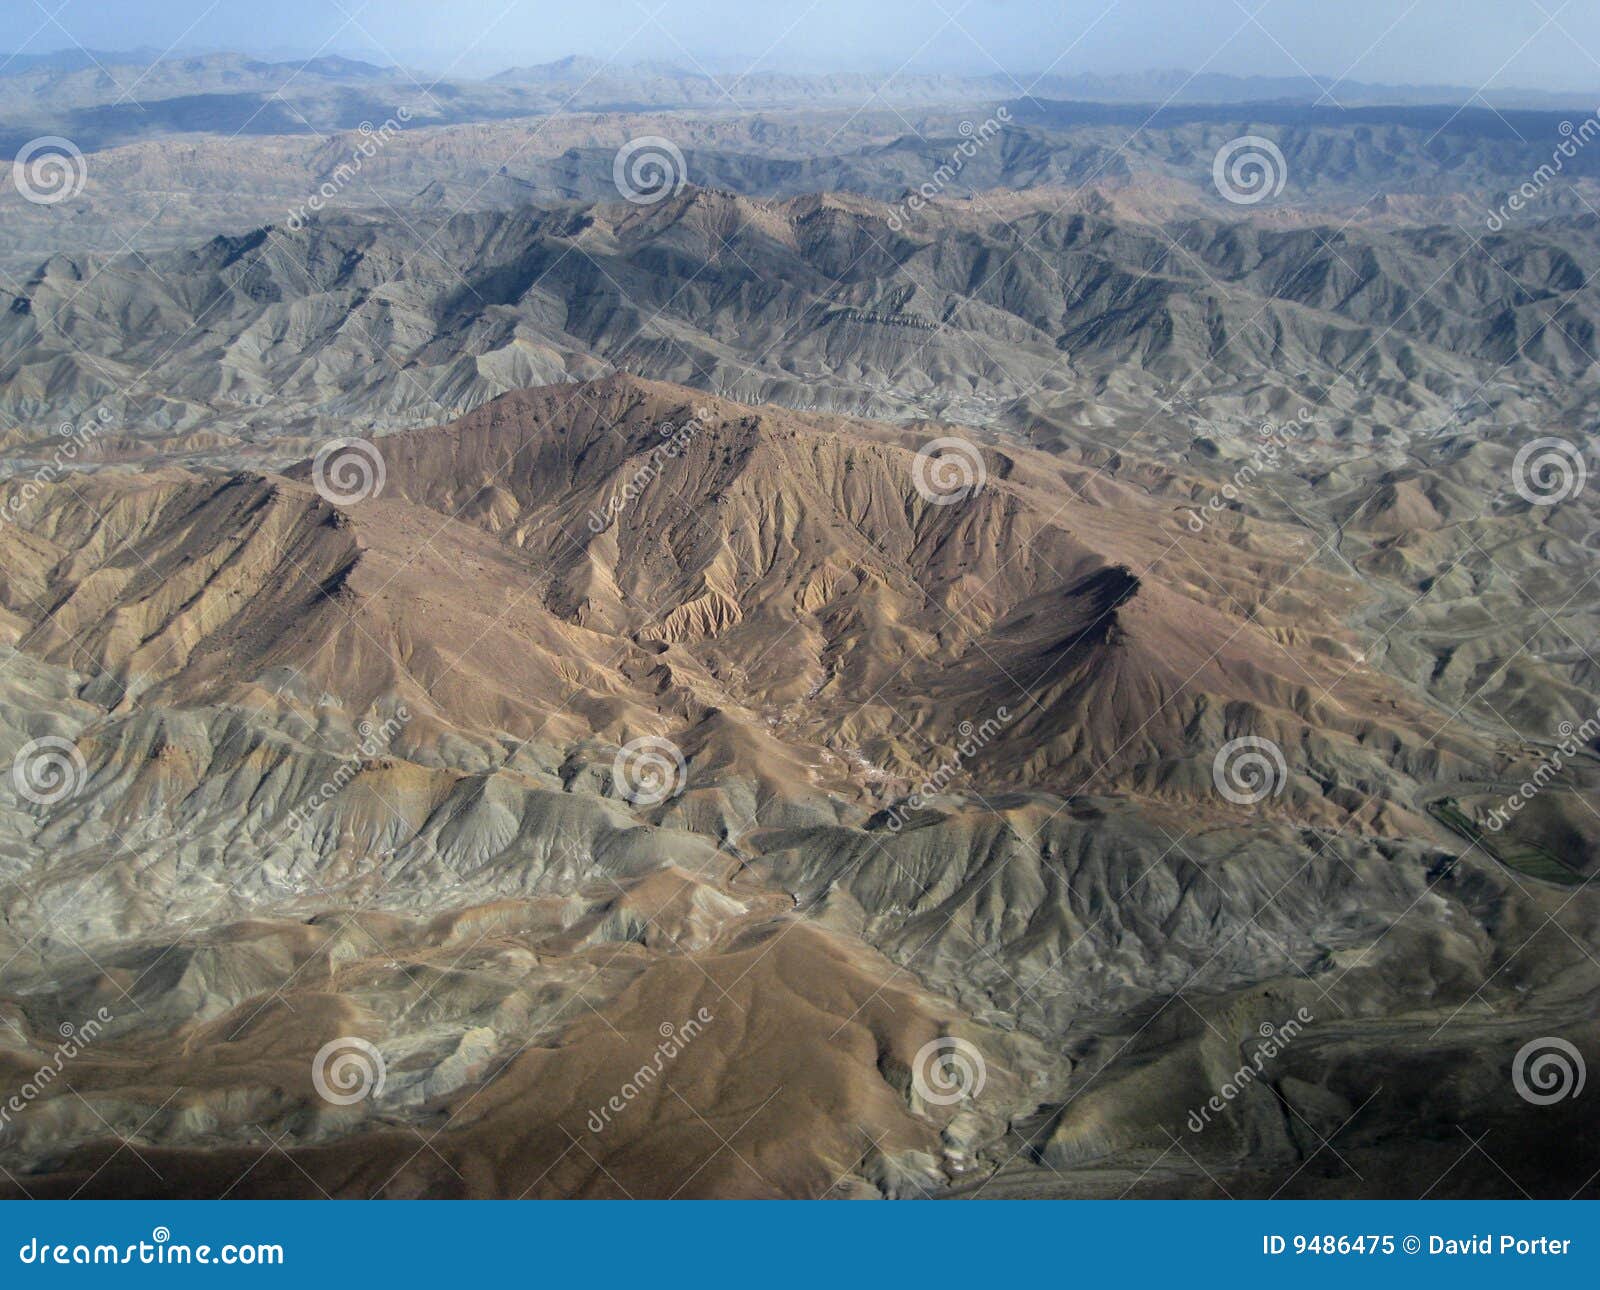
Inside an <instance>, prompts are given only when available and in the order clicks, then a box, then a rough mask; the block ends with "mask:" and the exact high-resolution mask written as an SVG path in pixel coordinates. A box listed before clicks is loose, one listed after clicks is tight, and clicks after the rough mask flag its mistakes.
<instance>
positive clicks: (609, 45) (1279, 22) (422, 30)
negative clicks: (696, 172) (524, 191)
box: [0, 0, 1600, 89]
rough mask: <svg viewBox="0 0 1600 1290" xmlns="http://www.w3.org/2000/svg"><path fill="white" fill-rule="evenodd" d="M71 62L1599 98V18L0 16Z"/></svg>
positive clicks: (748, 12)
mask: <svg viewBox="0 0 1600 1290" xmlns="http://www.w3.org/2000/svg"><path fill="white" fill-rule="evenodd" d="M75 43H81V44H82V45H84V46H87V47H89V48H92V49H127V48H134V47H138V46H152V47H154V48H155V49H156V50H158V51H159V50H166V49H168V48H169V47H173V46H176V47H177V48H178V49H179V50H196V49H223V48H226V49H243V50H246V51H249V52H252V53H259V54H272V55H275V56H281V57H289V56H295V55H298V56H300V57H305V56H307V55H309V54H311V53H314V52H317V51H319V50H320V51H321V52H324V53H342V54H347V55H351V56H355V57H366V58H371V59H375V60H377V61H383V62H389V61H399V62H404V63H407V64H410V65H413V66H417V67H422V68H426V69H429V70H431V71H434V72H439V71H443V70H445V69H446V68H447V67H450V68H451V70H453V71H454V73H456V74H458V75H471V74H480V73H483V72H485V71H493V70H497V69H499V68H501V67H505V66H508V65H510V64H513V63H528V62H543V61H548V60H550V59H553V58H558V57H561V56H563V55H565V54H571V53H578V54H587V55H592V56H595V57H599V58H604V59H608V60H614V61H618V62H636V61H640V60H650V59H657V60H661V61H665V62H672V63H678V64H681V65H684V66H691V67H692V66H693V65H694V62H695V60H699V61H701V62H703V63H704V65H705V66H706V67H707V68H708V69H710V70H722V69H728V68H732V69H734V70H737V71H743V70H745V69H746V68H748V67H750V66H751V65H753V64H754V65H759V66H760V67H763V68H776V69H784V70H797V71H798V70H805V71H813V70H822V69H828V68H841V69H842V68H851V69H875V70H894V69H896V68H899V67H901V66H902V65H908V66H909V67H910V68H912V69H915V70H935V69H938V70H944V69H958V70H965V71H995V70H997V69H1002V68H1003V69H1004V70H1006V71H1008V72H1012V73H1015V74H1017V75H1024V74H1028V75H1033V74H1037V73H1038V72H1041V71H1043V70H1045V69H1046V68H1047V67H1051V66H1052V65H1053V67H1054V69H1055V70H1057V71H1065V72H1085V71H1099V72H1119V71H1144V70H1149V69H1152V68H1176V67H1182V68H1185V69H1188V70H1191V71H1192V70H1200V69H1203V70H1206V71H1214V72H1231V73H1235V74H1250V73H1261V74H1266V75H1293V74H1295V73H1297V72H1301V71H1306V72H1313V73H1317V74H1331V75H1334V76H1340V77H1345V78H1347V79H1352V80H1369V81H1385V82H1390V83H1395V82H1430V83H1450V84H1461V85H1469V86H1473V87H1478V86H1495V87H1509V86H1519V87H1532V88H1541V89H1557V88H1561V89H1582V88H1586V87H1600V61H1597V58H1600V0H1566V2H1565V3H1563V2H1562V0H1415V2H1414V3H1413V2H1412V0H1085V2H1080V0H816V3H809V0H785V2H784V3H766V2H761V0H745V2H743V3H736V2H735V0H567V2H563V3H555V2H554V0H443V2H440V0H433V2H431V3H429V2H425V0H365V2H363V0H265V2H263V0H0V49H3V50H4V51H5V52H14V51H20V52H27V53H41V52H45V51H47V50H52V49H60V48H63V47H67V46H70V45H72V44H75ZM452 64H453V67H452Z"/></svg>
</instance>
